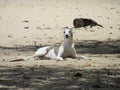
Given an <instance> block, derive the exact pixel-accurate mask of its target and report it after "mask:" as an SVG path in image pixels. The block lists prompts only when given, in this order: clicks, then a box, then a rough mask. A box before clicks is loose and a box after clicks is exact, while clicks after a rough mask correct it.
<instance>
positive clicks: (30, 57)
mask: <svg viewBox="0 0 120 90" xmlns="http://www.w3.org/2000/svg"><path fill="white" fill-rule="evenodd" d="M27 60H34V55H33V56H28V57H26V58H24V57H22V58H17V59H12V60H10V62H18V61H27Z"/></svg>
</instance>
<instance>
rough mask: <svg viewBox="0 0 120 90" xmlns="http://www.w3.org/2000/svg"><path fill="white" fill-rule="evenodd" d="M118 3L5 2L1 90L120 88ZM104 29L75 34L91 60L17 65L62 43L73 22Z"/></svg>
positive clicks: (0, 19)
mask: <svg viewBox="0 0 120 90" xmlns="http://www.w3.org/2000/svg"><path fill="white" fill-rule="evenodd" d="M119 16H120V0H1V1H0V36H1V40H0V57H1V58H0V88H7V89H9V90H13V89H15V90H16V89H18V90H19V89H20V90H24V89H26V90H34V88H37V89H45V90H50V89H51V90H81V89H82V90H84V89H89V88H90V89H91V90H92V89H94V90H96V89H98V88H102V89H103V88H104V89H105V90H106V89H108V90H110V89H111V90H112V89H113V90H114V89H119V88H120V81H119V80H120V23H119V20H120V17H119ZM78 17H82V18H91V19H93V20H95V21H96V22H98V23H99V24H101V25H103V26H104V28H101V27H98V26H96V27H93V28H90V27H89V26H88V27H86V28H79V29H73V32H74V42H75V48H76V50H77V54H78V55H84V56H86V57H89V58H91V59H92V60H83V59H80V60H77V59H71V58H67V59H65V60H64V61H55V60H29V61H16V62H11V61H12V60H16V59H19V58H25V57H28V56H31V55H33V54H34V53H35V51H36V50H37V49H38V48H39V47H42V46H46V45H56V44H60V43H62V41H63V30H64V29H63V28H64V27H73V19H74V18H78Z"/></svg>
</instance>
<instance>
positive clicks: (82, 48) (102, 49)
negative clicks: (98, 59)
mask: <svg viewBox="0 0 120 90" xmlns="http://www.w3.org/2000/svg"><path fill="white" fill-rule="evenodd" d="M75 48H76V49H77V52H78V53H91V54H119V53H120V40H114V41H104V42H102V41H96V40H85V41H80V42H77V43H76V45H75Z"/></svg>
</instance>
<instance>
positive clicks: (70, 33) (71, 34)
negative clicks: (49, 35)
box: [64, 27, 73, 39]
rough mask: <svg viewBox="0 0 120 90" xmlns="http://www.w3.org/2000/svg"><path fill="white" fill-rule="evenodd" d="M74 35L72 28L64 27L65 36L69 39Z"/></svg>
mask: <svg viewBox="0 0 120 90" xmlns="http://www.w3.org/2000/svg"><path fill="white" fill-rule="evenodd" d="M72 37H73V33H72V29H70V28H68V27H65V29H64V38H66V39H69V38H72Z"/></svg>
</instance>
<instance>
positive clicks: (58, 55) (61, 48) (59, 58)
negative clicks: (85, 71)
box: [56, 46, 64, 60]
mask: <svg viewBox="0 0 120 90" xmlns="http://www.w3.org/2000/svg"><path fill="white" fill-rule="evenodd" d="M63 52H64V48H63V46H60V48H59V50H58V54H57V56H56V60H63V58H62V57H61V56H62V54H63Z"/></svg>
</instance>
